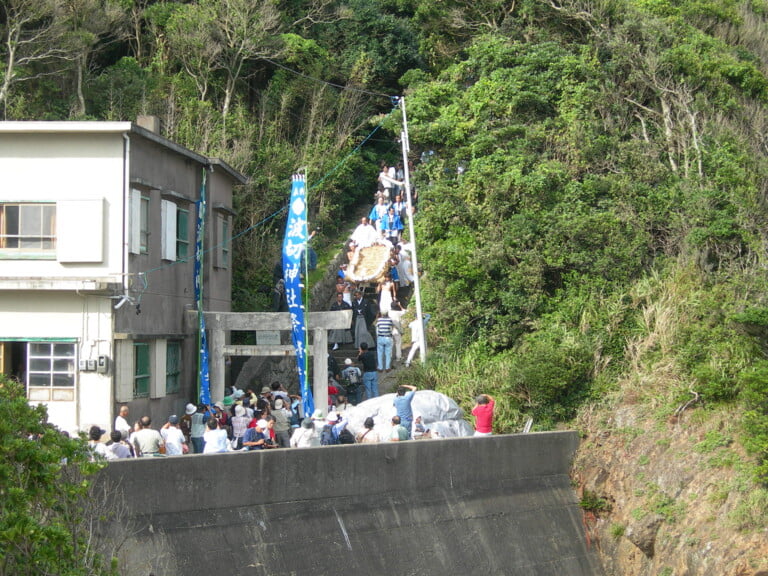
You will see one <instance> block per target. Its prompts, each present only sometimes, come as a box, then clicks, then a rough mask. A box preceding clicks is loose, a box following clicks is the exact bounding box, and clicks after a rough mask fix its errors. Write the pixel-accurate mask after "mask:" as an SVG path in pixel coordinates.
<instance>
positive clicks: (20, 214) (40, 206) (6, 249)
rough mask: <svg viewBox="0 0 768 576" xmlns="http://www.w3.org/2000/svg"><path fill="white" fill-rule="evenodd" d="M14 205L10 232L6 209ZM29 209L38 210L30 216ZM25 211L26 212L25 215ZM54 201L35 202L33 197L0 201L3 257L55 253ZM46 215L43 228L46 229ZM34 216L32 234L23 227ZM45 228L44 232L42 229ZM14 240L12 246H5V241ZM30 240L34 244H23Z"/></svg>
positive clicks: (50, 254) (42, 255) (0, 249)
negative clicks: (34, 227)
mask: <svg viewBox="0 0 768 576" xmlns="http://www.w3.org/2000/svg"><path fill="white" fill-rule="evenodd" d="M9 208H16V210H17V214H16V217H15V220H16V222H15V224H16V227H15V228H16V229H15V233H14V232H8V231H7V227H8V220H9V215H8V211H9V210H8V209H9ZM29 210H39V214H38V215H37V216H35V217H30V215H29V213H28V212H29ZM25 212H26V213H27V215H26V217H25ZM56 218H57V207H56V202H42V201H40V202H35V201H18V202H15V201H14V202H11V201H3V202H0V253H2V254H3V255H4V256H5V257H9V256H10V257H13V258H18V259H23V258H30V257H43V258H45V257H47V258H55V257H56V247H57V246H56V245H57V241H56V240H57V234H56ZM46 219H47V220H48V221H47V230H46ZM34 220H36V221H37V222H36V223H35V226H36V227H37V230H36V232H35V233H34V234H32V233H29V232H28V231H26V230H25V229H24V228H25V227H28V226H29V225H31V224H32V221H34ZM46 232H47V233H46ZM9 241H10V243H15V244H16V245H15V246H8V245H7V244H8V243H9ZM29 242H33V243H36V244H37V245H35V246H24V245H23V244H25V243H29Z"/></svg>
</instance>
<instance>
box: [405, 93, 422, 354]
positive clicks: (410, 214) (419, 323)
mask: <svg viewBox="0 0 768 576" xmlns="http://www.w3.org/2000/svg"><path fill="white" fill-rule="evenodd" d="M400 110H401V111H402V113H403V130H402V132H400V141H401V143H402V148H403V172H404V174H405V197H406V201H407V203H408V210H407V212H408V234H409V236H410V239H411V246H412V248H411V264H412V267H413V292H414V294H415V296H416V322H417V326H418V327H419V329H418V331H417V335H418V338H419V359H420V360H421V363H422V364H423V363H424V362H425V361H426V360H427V337H426V334H425V333H424V315H423V314H422V311H421V285H420V283H419V259H418V257H417V254H416V233H415V231H414V228H413V199H412V197H411V175H410V170H409V167H408V152H409V151H410V143H409V142H408V117H407V116H406V113H405V98H402V97H401V98H400Z"/></svg>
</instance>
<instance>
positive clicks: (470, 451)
mask: <svg viewBox="0 0 768 576" xmlns="http://www.w3.org/2000/svg"><path fill="white" fill-rule="evenodd" d="M577 444H578V437H577V435H576V433H574V432H552V433H542V434H527V435H512V436H492V437H488V438H454V439H445V440H430V441H414V442H403V443H382V444H372V445H369V444H366V445H352V446H332V447H322V448H313V449H293V450H275V451H267V452H256V453H234V454H221V455H206V456H182V457H175V458H165V459H145V460H133V461H131V460H125V461H119V462H115V463H112V464H110V465H109V466H108V467H107V468H106V469H105V470H104V472H103V477H104V479H105V480H108V481H110V482H112V483H115V484H117V485H119V487H120V489H121V490H122V492H123V493H124V495H125V498H126V502H128V504H129V509H130V514H129V515H130V516H131V519H132V521H133V522H134V523H135V524H136V526H137V527H138V531H137V533H136V534H135V535H133V536H131V538H130V540H129V543H128V546H127V547H126V548H125V550H124V554H123V557H122V558H121V560H122V563H123V571H122V572H121V573H122V574H143V575H145V576H146V575H147V574H149V573H150V571H152V570H154V573H155V574H156V575H158V576H159V575H161V574H162V575H163V576H174V575H178V576H194V575H197V574H201V575H202V574H206V575H207V574H210V573H212V572H218V571H219V570H221V569H222V567H227V569H228V571H229V573H231V574H242V575H251V574H253V575H264V576H279V575H286V576H287V575H289V574H293V575H302V574H312V575H313V576H314V575H319V574H334V575H337V574H339V573H348V571H350V570H354V571H355V572H354V573H359V574H368V575H376V574H388V575H393V574H394V575H399V574H414V575H430V574H435V575H445V574H478V575H480V574H482V575H487V574H521V575H522V574H525V575H531V574H537V575H538V574H542V575H549V574H551V575H552V576H555V575H557V576H562V575H568V576H580V575H591V574H601V572H600V570H599V564H598V561H597V559H596V557H595V556H594V555H593V554H592V553H591V552H590V551H588V550H587V549H586V545H585V538H584V533H583V527H582V521H581V510H580V509H579V507H578V503H577V501H576V495H575V493H574V492H573V490H572V488H571V486H570V480H569V477H568V470H569V466H570V462H571V458H572V457H573V454H574V452H575V450H576V447H577Z"/></svg>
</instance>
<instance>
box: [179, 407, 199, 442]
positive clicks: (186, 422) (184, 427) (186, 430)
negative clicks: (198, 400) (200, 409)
mask: <svg viewBox="0 0 768 576" xmlns="http://www.w3.org/2000/svg"><path fill="white" fill-rule="evenodd" d="M195 412H197V406H195V405H194V404H192V403H191V402H190V403H189V404H187V405H186V406H184V415H183V416H182V417H181V419H180V421H179V428H180V429H181V431H182V433H183V434H184V438H186V442H187V446H188V447H189V451H190V452H192V441H191V439H190V436H191V434H192V414H194V413H195Z"/></svg>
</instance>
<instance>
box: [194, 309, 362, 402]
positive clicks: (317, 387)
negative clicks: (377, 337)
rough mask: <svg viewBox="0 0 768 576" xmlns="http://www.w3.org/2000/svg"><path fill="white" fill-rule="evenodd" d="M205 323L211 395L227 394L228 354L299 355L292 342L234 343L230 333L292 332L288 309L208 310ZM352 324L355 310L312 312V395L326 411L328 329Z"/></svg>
mask: <svg viewBox="0 0 768 576" xmlns="http://www.w3.org/2000/svg"><path fill="white" fill-rule="evenodd" d="M205 325H206V328H207V329H208V331H209V332H210V338H209V340H208V341H209V343H210V351H209V352H210V377H211V398H222V397H223V396H224V382H225V374H226V372H225V371H226V358H227V356H295V355H296V352H295V350H294V348H293V345H292V344H281V345H271V346H259V345H256V346H240V345H238V346H232V345H228V344H227V334H228V332H231V331H232V330H236V331H253V332H259V331H272V332H273V331H277V330H279V331H289V330H290V329H291V316H290V314H289V313H288V312H206V313H205ZM351 325H352V310H338V311H333V312H310V313H309V314H308V315H307V329H308V330H309V331H311V332H312V334H313V343H312V344H311V345H309V346H308V350H307V352H308V353H309V355H310V356H311V357H312V368H313V374H314V378H313V381H312V394H313V396H314V401H315V407H319V408H321V409H322V410H323V411H325V407H326V406H328V330H344V329H347V328H349V327H350V326H351Z"/></svg>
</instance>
